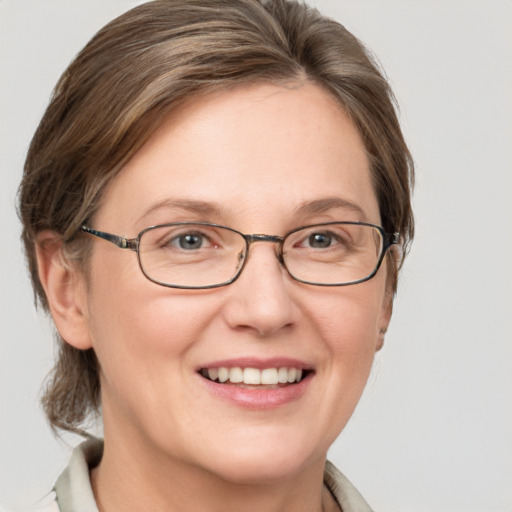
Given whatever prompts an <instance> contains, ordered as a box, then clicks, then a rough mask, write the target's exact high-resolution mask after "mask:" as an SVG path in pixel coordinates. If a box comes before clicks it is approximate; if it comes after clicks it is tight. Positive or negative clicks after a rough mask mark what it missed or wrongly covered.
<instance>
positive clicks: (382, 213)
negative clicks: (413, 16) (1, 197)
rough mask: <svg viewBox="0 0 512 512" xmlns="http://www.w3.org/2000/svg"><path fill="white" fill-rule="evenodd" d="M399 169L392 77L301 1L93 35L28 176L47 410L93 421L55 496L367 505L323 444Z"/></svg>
mask: <svg viewBox="0 0 512 512" xmlns="http://www.w3.org/2000/svg"><path fill="white" fill-rule="evenodd" d="M412 172H413V169H412V161H411V158H410V155H409V152H408V150H407V147H406V145H405V142H404V140H403V137H402V134H401V131H400V128H399V125H398V122H397V118H396V114H395V110H394V105H393V97H392V93H391V91H390V89H389V87H388V84H387V83H386V81H385V80H384V79H383V77H382V75H381V74H380V73H379V71H378V69H377V67H376V66H375V64H374V63H373V61H372V60H371V58H370V57H369V55H368V54H367V52H366V51H365V49H364V47H363V46H362V45H361V43H360V42H359V41H357V40H356V39H355V38H354V37H353V36H352V35H351V34H350V33H348V32H347V31H346V30H345V29H344V28H343V27H342V26H340V25H339V24H337V23H335V22H333V21H331V20H328V19H326V18H323V17H322V16H320V15H319V14H318V13H317V12H316V11H314V10H311V9H308V8H307V7H305V6H303V5H300V4H295V3H290V2H284V1H279V0H278V1H275V2H258V1H256V0H242V1H237V2H224V1H218V0H213V1H212V0H208V1H206V0H203V1H172V2H171V1H158V2H150V3H147V4H144V5H141V6H139V7H137V8H135V9H133V10H132V11H129V12H128V13H126V14H125V15H123V16H121V17H120V18H118V19H116V20H114V21H113V22H111V23H110V24H109V25H107V26H106V27H105V28H104V29H102V30H101V31H100V32H99V33H98V34H97V35H96V36H95V37H94V38H93V39H92V40H91V42H90V43H89V44H88V45H87V46H86V47H85V48H84V50H83V51H82V52H81V53H80V54H79V55H78V56H77V58H76V59H75V61H74V62H73V63H72V64H71V65H70V67H69V68H68V70H67V71H66V72H65V73H64V75H63V77H62V78H61V80H60V82H59V83H58V85H57V87H56V90H55V94H54V97H53V99H52V101H51V103H50V106H49V107H48V110H47V112H46V113H45V115H44V117H43V119H42V121H41V124H40V126H39V128H38V130H37V132H36V134H35V136H34V139H33V141H32V144H31V147H30V149H29V153H28V157H27V162H26V166H25V174H24V178H23V182H22V185H21V190H20V213H21V217H22V221H23V224H24V233H23V238H24V242H25V247H26V251H27V255H28V261H29V266H30V271H31V274H32V280H33V284H34V288H35V290H36V293H37V295H38V297H39V300H40V301H41V303H42V305H43V307H44V308H46V309H47V310H48V311H50V313H51V315H52V318H53V320H54V322H55V325H56V327H57V330H58V333H59V334H58V336H59V347H60V352H59V357H58V361H57V363H56V366H55V369H54V372H53V375H52V377H51V380H50V381H49V384H48V388H47V390H46V394H45V396H44V398H43V403H44V407H45V411H46V413H47V416H48V418H49V420H50V423H51V425H52V426H53V428H55V429H61V430H62V429H63V430H70V431H75V432H81V431H83V427H84V425H85V424H86V423H87V421H89V420H91V419H92V418H94V417H95V416H96V415H100V407H101V418H102V422H103V427H104V444H103V443H101V442H100V441H98V440H94V439H93V440H89V441H87V442H86V443H85V444H83V445H81V446H80V447H78V448H77V449H76V450H75V452H74V453H73V456H72V459H71V461H70V464H69V466H68V468H67V469H66V470H65V471H64V473H63V474H62V475H61V477H60V478H59V479H58V481H57V483H56V486H55V491H54V493H53V494H52V496H51V499H52V500H54V503H53V505H50V506H53V509H55V510H61V511H62V512H66V511H72V510H91V511H92V510H101V511H111V510H170V511H173V510H180V511H184V510H211V511H215V510H228V511H229V510H249V511H250V510H268V511H273V510H279V511H286V510H294V511H295V510H305V511H306V510H307V511H320V510H343V511H344V512H347V511H355V510H357V511H360V510H370V509H369V506H368V505H366V504H365V502H364V500H363V499H362V498H361V497H360V495H359V494H358V493H357V491H356V490H355V489H354V488H353V487H352V486H351V484H350V483H349V482H348V481H347V480H346V479H345V477H343V475H342V474H341V473H339V472H338V471H337V470H336V469H335V468H334V467H333V466H332V465H330V464H328V463H327V464H326V454H327V450H328V448H329V446H330V445H331V444H332V442H333V441H334V439H335V438H336V437H337V436H338V435H339V433H340V432H341V430H342V429H343V428H344V426H345V424H346V423H347V421H348V419H349V418H350V415H351V414H352V412H353V410H354V408H355V406H356V404H357V402H358V399H359V397H360V396H361V393H362V391H363V388H364V385H365V382H366V380H367V377H368V373H369V371H370V368H371V365H372V361H373V357H374V354H375V352H376V351H377V350H379V349H380V348H381V346H382V344H383V339H384V334H385V332H386V329H387V326H388V323H389V321H390V317H391V310H392V297H393V293H394V291H395V290H396V280H397V272H398V269H399V266H400V264H401V260H402V253H403V250H404V248H405V247H406V246H407V243H408V242H409V241H410V239H411V237H412V232H413V222H412V213H411V207H410V184H411V181H412ZM57 504H58V505H57ZM56 507H58V508H56Z"/></svg>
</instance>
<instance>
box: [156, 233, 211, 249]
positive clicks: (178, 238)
mask: <svg viewBox="0 0 512 512" xmlns="http://www.w3.org/2000/svg"><path fill="white" fill-rule="evenodd" d="M162 245H163V246H165V247H172V248H177V249H183V250H184V251H194V250H197V249H204V248H208V247H212V246H215V244H213V243H212V241H211V240H210V238H209V237H208V236H207V235H205V234H204V233H200V232H198V231H193V232H189V233H180V234H179V235H175V236H172V237H169V238H167V240H165V241H164V243H163V244H162Z"/></svg>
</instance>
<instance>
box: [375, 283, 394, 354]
mask: <svg viewBox="0 0 512 512" xmlns="http://www.w3.org/2000/svg"><path fill="white" fill-rule="evenodd" d="M392 313H393V292H392V291H391V290H388V291H386V294H385V297H384V304H383V306H382V315H381V318H380V322H379V326H378V327H379V332H378V334H377V343H376V346H375V352H378V351H379V350H380V349H381V348H382V347H383V346H384V338H385V336H386V332H387V330H388V326H389V322H390V321H391V315H392Z"/></svg>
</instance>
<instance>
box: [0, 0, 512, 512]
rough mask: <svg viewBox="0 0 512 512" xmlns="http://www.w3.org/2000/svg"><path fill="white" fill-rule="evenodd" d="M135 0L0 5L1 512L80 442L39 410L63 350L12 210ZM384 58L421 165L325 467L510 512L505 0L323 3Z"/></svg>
mask: <svg viewBox="0 0 512 512" xmlns="http://www.w3.org/2000/svg"><path fill="white" fill-rule="evenodd" d="M137 3H138V2H134V1H128V0H102V1H100V0H87V1H85V0H72V1H70V0H61V1H57V0H0V59H1V60H0V65H1V68H0V87H1V91H0V92H1V94H0V100H1V103H0V108H1V111H0V115H1V125H0V151H1V152H0V159H1V161H0V207H1V216H0V221H1V244H0V261H1V265H0V272H1V285H0V300H1V303H0V315H1V316H0V393H1V394H0V501H1V502H2V503H3V504H4V505H5V506H8V507H12V508H16V507H22V506H23V505H24V504H27V503H30V502H33V501H35V500H36V499H38V498H39V497H41V496H42V495H43V494H44V493H46V492H47V491H48V490H49V489H50V487H51V485H52V483H53V482H54V480H55V478H56V477H57V475H58V474H59V472H60V470H61V469H62V466H63V465H64V464H65V462H66V460H67V458H68V456H69V450H70V448H69V446H70V445H73V444H75V443H76V442H77V440H76V439H73V438H70V437H66V438H65V440H64V441H57V440H55V439H54V438H53V437H52V435H51V433H50V431H49V429H48V427H47V425H46V424H45V420H44V418H43V417H42V414H41V412H40V409H39V406H38V395H39V390H40V385H41V381H42V380H43V378H44V376H45V374H46V373H47V372H48V370H49V369H50V367H51V361H52V356H53V348H52V341H51V330H50V327H49V324H48V322H47V320H46V319H44V318H43V317H42V316H38V315H37V313H36V312H35V310H34V307H33V304H32V292H31V289H30V285H29V282H28V278H27V275H26V271H25V267H24V259H23V255H22V251H21V246H20V243H19V231H20V228H19V223H18V220H17V217H16V215H15V211H14V204H15V195H16V188H17V185H18V182H19V179H20V176H21V169H22V165H23V160H24V154H25V152H26V150H27V147H28V144H29V141H30V138H31V136H32V134H33V132H34V130H35V128H36V125H37V123H38V121H39V119H40V117H41V115H42V113H43V111H44V109H45V106H46V104H47V102H48V98H49V95H50V91H51V89H52V87H53V85H54V84H55V82H56V80H57V78H58V76H59V75H60V73H61V72H62V71H63V70H64V68H65V67H66V65H67V64H68V62H69V61H70V59H71V58H72V57H73V56H74V54H75V53H76V52H77V51H78V50H79V49H80V48H81V47H82V46H83V45H84V44H85V42H86V41H87V40H88V39H89V38H90V37H91V36H92V34H93V33H94V32H95V31H96V30H97V29H99V28H100V27H101V26H102V25H103V24H104V23H106V22H107V21H108V20H110V19H111V18H113V17H114V16H115V15H117V14H120V13H121V12H124V11H125V10H127V9H128V8H129V7H131V6H134V5H136V4H137ZM315 5H317V6H318V7H319V8H320V10H321V11H323V12H324V13H326V14H329V15H331V16H333V17H335V18H336V19H338V20H339V21H341V22H342V23H344V24H345V25H346V26H347V27H348V28H349V29H351V30H352V31H353V32H354V33H355V34H356V35H358V36H359V37H360V38H361V39H363V41H365V42H366V43H367V44H368V45H369V46H370V47H371V48H372V49H373V50H374V51H375V53H376V54H377V55H378V56H379V58H380V60H381V62H382V64H383V66H384V68H385V70H386V72H387V74H388V76H389V78H390V80H391V83H392V84H393V86H394V89H395V92H396V94H397V96H398V98H399V101H400V104H401V118H402V122H403V126H404V130H405V133H406V136H407V139H408V141H409V143H410V146H411V149H412V152H413V154H414V156H415V159H416V163H417V167H418V179H417V189H416V194H415V201H414V204H415V208H416V216H417V239H416V241H415V244H414V246H413V252H412V254H411V255H410V258H409V260H408V261H407V264H406V267H405V269H404V272H403V275H402V279H401V283H400V287H399V294H398V297H397V300H396V303H395V313H394V318H393V321H392V325H391V328H390V331H389V333H388V335H387V338H386V345H385V347H384V349H383V351H382V353H381V354H379V356H378V359H377V361H376V364H375V368H374V371H373V374H372V376H371V378H370V382H369V385H368V388H367V390H366V392H365V395H364V397H363V400H362V401H361V403H360V405H359V407H358V409H357V410H356V413H355V415H354V417H353V418H352V420H351V422H350V423H349V425H348V427H347V428H346V430H345V431H344V432H343V434H342V435H341V437H340V439H339V440H338V441H337V442H336V444H335V445H334V446H333V448H332V450H331V453H330V457H331V459H333V460H334V461H335V463H336V464H338V465H339V466H340V467H341V468H342V470H343V471H344V472H345V473H346V474H347V476H349V478H351V479H352V481H353V482H354V483H355V484H356V486H357V487H359V489H360V490H361V492H362V494H363V495H364V496H365V497H366V498H367V499H368V501H369V502H370V503H371V504H372V505H373V506H374V508H375V509H376V510H378V511H380V512H392V511H393V512H401V511H403V512H406V511H407V512H410V511H415V512H422V511H425V512H427V511H428V512H444V511H449V512H455V511H464V512H476V511H479V512H480V511H481V512H484V511H485V512H493V511H496V512H498V511H499V512H505V511H508V512H510V511H511V510H512V328H511V323H512V322H511V317H512V271H511V261H512V241H511V240H512V201H511V196H512V178H511V176H512V165H511V164H512V150H511V146H512V101H511V91H512V64H511V63H512V40H511V35H510V34H511V31H512V2H511V1H509V0H464V1H463V0H456V1H453V0H428V1H427V0H415V1H412V0H373V1H372V0H340V1H336V0H317V2H316V3H315Z"/></svg>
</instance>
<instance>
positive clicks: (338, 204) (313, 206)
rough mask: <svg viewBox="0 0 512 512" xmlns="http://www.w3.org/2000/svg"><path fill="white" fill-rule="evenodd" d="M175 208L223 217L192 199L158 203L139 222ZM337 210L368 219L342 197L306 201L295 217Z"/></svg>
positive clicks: (212, 205)
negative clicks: (348, 211)
mask: <svg viewBox="0 0 512 512" xmlns="http://www.w3.org/2000/svg"><path fill="white" fill-rule="evenodd" d="M173 208H175V209H181V210H188V211H190V212H194V213H195V214H198V215H202V216H204V217H213V216H215V217H220V216H221V208H220V205H219V204H218V203H215V202H209V201H197V200H192V199H164V200H163V201H158V202H157V203H155V204H153V205H151V206H150V207H149V208H147V209H146V210H145V211H144V213H143V214H142V215H141V216H140V217H139V219H138V221H139V222H140V221H141V220H142V219H144V218H145V217H147V216H148V215H150V214H152V213H153V212H155V211H157V210H161V209H173ZM336 208H343V209H345V210H351V211H353V212H355V213H357V214H359V215H360V216H361V218H362V219H363V220H364V219H365V218H366V216H365V213H364V211H363V209H362V208H361V207H360V206H358V205H357V204H356V203H353V202H351V201H348V200H346V199H342V198H341V197H326V198H322V199H316V200H314V201H305V202H304V203H302V204H301V205H300V206H298V207H297V208H296V209H295V216H298V217H300V216H307V215H314V214H318V213H324V212H326V211H328V210H332V209H336Z"/></svg>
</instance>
